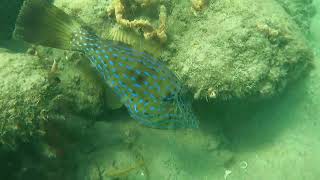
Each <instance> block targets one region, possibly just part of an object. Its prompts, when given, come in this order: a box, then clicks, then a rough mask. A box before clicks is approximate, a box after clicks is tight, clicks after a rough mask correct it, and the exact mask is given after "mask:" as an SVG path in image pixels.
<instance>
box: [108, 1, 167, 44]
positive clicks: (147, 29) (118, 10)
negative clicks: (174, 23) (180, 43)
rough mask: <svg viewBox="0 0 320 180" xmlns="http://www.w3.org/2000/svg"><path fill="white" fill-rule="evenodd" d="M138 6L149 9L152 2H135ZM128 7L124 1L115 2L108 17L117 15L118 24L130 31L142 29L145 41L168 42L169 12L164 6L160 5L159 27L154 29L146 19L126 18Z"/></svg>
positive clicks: (109, 9) (109, 10)
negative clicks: (167, 22) (167, 23)
mask: <svg viewBox="0 0 320 180" xmlns="http://www.w3.org/2000/svg"><path fill="white" fill-rule="evenodd" d="M135 2H136V3H137V5H139V6H141V7H143V8H148V7H149V6H150V5H151V4H153V3H151V1H148V0H142V1H135ZM126 11H127V10H126V6H125V3H124V2H123V0H114V1H113V3H112V5H111V6H110V7H109V8H108V15H112V14H114V15H115V19H116V22H117V23H118V24H119V25H120V26H122V27H126V28H129V29H133V30H137V29H141V30H142V32H143V36H144V37H145V39H151V38H156V39H159V41H160V42H161V43H165V42H166V41H167V35H166V29H167V27H166V21H167V11H166V7H165V6H164V5H159V27H158V28H156V27H154V26H153V25H152V24H151V22H150V21H148V20H144V19H134V20H128V19H126V18H125V15H124V14H125V13H126Z"/></svg>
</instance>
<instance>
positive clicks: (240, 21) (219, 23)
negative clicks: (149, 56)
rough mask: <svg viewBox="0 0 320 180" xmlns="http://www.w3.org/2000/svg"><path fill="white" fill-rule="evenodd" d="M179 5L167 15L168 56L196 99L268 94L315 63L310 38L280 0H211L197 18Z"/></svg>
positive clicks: (234, 97)
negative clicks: (169, 36) (307, 38)
mask: <svg viewBox="0 0 320 180" xmlns="http://www.w3.org/2000/svg"><path fill="white" fill-rule="evenodd" d="M182 5H183V3H182V2H181V3H177V6H182ZM185 6H186V7H185V8H181V9H187V7H188V4H185ZM248 7H250V8H248ZM181 9H180V8H176V9H175V8H174V10H173V12H172V15H171V17H172V18H169V25H168V26H169V27H171V28H169V33H171V34H174V36H173V37H172V41H171V42H170V43H169V44H168V47H169V48H168V51H170V52H169V53H168V54H170V55H169V56H168V57H167V58H166V59H168V60H169V64H170V65H171V67H173V68H174V69H175V71H176V72H177V73H178V74H179V75H180V76H181V78H182V79H184V80H185V81H186V84H187V85H188V86H189V87H190V88H191V89H193V92H194V96H195V98H200V99H210V98H212V99H221V100H226V99H239V98H240V99H244V98H245V99H246V98H251V97H254V98H261V97H270V96H272V95H275V94H278V93H280V92H281V91H282V90H283V89H284V88H285V87H286V86H287V84H288V83H289V82H292V81H294V80H296V79H297V78H298V77H300V75H301V74H302V72H305V71H306V70H307V69H308V67H310V65H311V64H312V61H313V53H312V50H311V49H310V48H309V47H308V43H307V42H306V38H305V37H304V35H303V33H302V32H301V31H300V28H299V26H298V25H297V24H296V22H295V21H294V20H293V19H292V17H291V16H290V15H288V14H287V13H286V12H285V11H284V10H283V8H282V7H281V6H280V5H279V4H278V3H277V2H276V1H272V0H270V1H261V2H260V1H252V2H251V1H241V2H236V1H219V0H218V1H211V2H210V6H209V8H208V9H207V10H205V11H204V12H203V14H202V15H200V16H198V17H193V18H190V15H188V12H185V11H184V13H182V12H181ZM181 14H183V15H181ZM188 17H189V18H188ZM172 24H175V25H174V26H173V25H172Z"/></svg>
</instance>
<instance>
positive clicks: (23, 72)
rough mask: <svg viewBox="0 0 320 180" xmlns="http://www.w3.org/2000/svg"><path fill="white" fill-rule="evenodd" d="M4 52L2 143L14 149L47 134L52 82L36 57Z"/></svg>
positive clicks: (1, 72)
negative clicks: (48, 95)
mask: <svg viewBox="0 0 320 180" xmlns="http://www.w3.org/2000/svg"><path fill="white" fill-rule="evenodd" d="M0 55H1V62H0V77H1V81H0V92H1V93H0V127H1V129H0V144H3V145H6V146H8V147H10V148H14V147H15V145H16V142H21V141H27V140H28V139H29V138H31V137H34V136H38V135H40V134H43V133H44V132H43V128H44V123H45V121H46V112H47V109H46V108H45V107H43V104H44V102H45V101H46V99H45V98H46V95H47V89H48V84H47V83H46V79H45V78H44V77H45V72H44V71H43V70H41V67H40V66H39V63H38V61H37V59H36V58H34V57H32V56H30V55H25V54H12V53H9V52H1V53H0Z"/></svg>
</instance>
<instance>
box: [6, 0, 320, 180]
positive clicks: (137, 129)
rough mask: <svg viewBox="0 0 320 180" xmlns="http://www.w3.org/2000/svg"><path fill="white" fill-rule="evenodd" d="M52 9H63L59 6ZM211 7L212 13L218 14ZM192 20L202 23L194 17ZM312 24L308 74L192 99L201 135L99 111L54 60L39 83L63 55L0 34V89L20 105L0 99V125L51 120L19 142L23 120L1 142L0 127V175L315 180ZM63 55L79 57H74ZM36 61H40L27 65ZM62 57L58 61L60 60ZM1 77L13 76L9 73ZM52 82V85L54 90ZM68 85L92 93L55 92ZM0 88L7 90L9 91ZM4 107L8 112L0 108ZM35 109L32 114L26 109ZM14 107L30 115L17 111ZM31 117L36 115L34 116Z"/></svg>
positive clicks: (317, 139)
mask: <svg viewBox="0 0 320 180" xmlns="http://www.w3.org/2000/svg"><path fill="white" fill-rule="evenodd" d="M185 1H186V0H185ZM185 1H181V2H185ZM244 1H245V0H244ZM66 2H68V1H66ZM94 2H98V1H92V3H94ZM99 2H100V1H99ZM137 2H138V1H137ZM188 2H189V1H188ZM231 2H232V1H231ZM284 2H286V3H288V5H287V7H290V3H292V4H294V3H293V2H290V1H284ZM8 3H11V2H0V7H1V8H0V9H4V8H3V7H4V6H7V5H8ZM57 3H58V4H59V3H61V4H63V1H57ZM81 3H85V1H83V2H82V1H77V0H76V1H75V4H81ZM234 3H236V2H234ZM300 3H301V4H300V5H301V6H303V5H304V4H303V3H306V4H307V3H309V1H300ZM165 4H166V3H165ZM167 4H170V3H168V2H167ZM231 4H232V3H231ZM296 4H299V3H296ZM296 4H295V5H296ZM8 6H9V5H8ZM62 6H63V5H62ZM65 6H67V5H65ZM313 6H314V7H315V9H317V10H318V11H320V1H319V0H315V1H314V2H313ZM213 9H214V8H213ZM77 10H78V11H81V10H79V9H77ZM214 10H215V12H216V13H219V12H220V11H219V8H218V9H214ZM169 11H172V9H169ZM181 11H182V10H181ZM244 11H245V9H244ZM297 12H298V11H297ZM0 13H1V12H0ZM190 14H193V13H192V12H190ZM13 17H14V16H13ZM88 17H90V14H89V15H88ZM293 17H295V16H293ZM196 18H199V19H201V18H207V17H205V16H204V17H203V16H201V15H198V16H197V17H196ZM310 21H311V22H310V23H311V25H310V34H308V33H306V35H305V36H307V39H308V43H309V44H310V46H311V47H312V50H313V51H314V54H315V58H314V67H313V68H312V70H311V71H310V73H307V75H301V78H299V80H296V81H294V82H292V83H290V84H289V85H288V86H287V88H286V89H285V90H284V92H282V93H279V94H277V95H274V96H273V97H271V98H265V99H263V100H259V101H248V100H228V101H214V100H213V101H210V100H209V101H210V102H207V101H206V100H195V102H194V111H195V112H196V114H197V115H198V116H199V118H200V123H201V124H200V128H199V129H191V130H156V129H150V128H146V127H143V126H141V125H139V124H137V123H136V122H135V121H133V120H132V119H131V118H130V117H129V115H128V113H127V112H126V110H125V109H124V108H122V109H118V110H108V111H103V112H100V111H99V110H100V108H101V109H103V108H104V106H102V105H101V104H99V103H95V102H96V99H95V98H96V97H95V96H94V94H95V93H100V94H103V93H102V92H100V91H99V90H97V89H96V87H97V86H95V85H91V84H81V83H82V82H83V81H81V79H82V75H81V73H79V72H78V70H77V69H79V68H78V66H77V64H76V63H74V62H72V63H71V64H72V65H70V64H67V63H65V64H64V63H61V64H62V65H61V66H60V67H59V70H60V74H59V76H58V79H53V82H52V80H51V79H49V80H50V81H49V80H48V81H49V85H46V84H47V83H48V82H47V81H45V80H43V79H45V78H42V77H47V75H48V72H50V68H51V64H52V62H53V59H54V58H51V59H50V57H57V58H59V57H63V58H65V56H66V59H68V55H69V54H67V53H65V52H63V51H58V50H52V49H50V48H49V49H46V48H44V49H43V47H35V48H34V47H32V46H30V45H28V44H25V43H22V42H16V41H12V40H10V38H9V39H8V38H7V36H6V35H4V36H0V38H2V39H3V40H0V41H1V43H0V45H1V46H0V75H1V76H0V80H1V81H3V82H4V83H2V84H1V83H0V85H1V86H0V92H3V93H2V94H5V93H7V95H6V97H10V94H13V95H12V98H17V97H21V99H23V102H20V101H14V99H13V100H12V101H11V100H10V98H6V99H0V101H1V102H0V109H1V108H2V111H1V112H0V113H3V114H5V115H3V116H0V117H1V118H2V119H0V121H1V122H6V119H8V120H9V119H10V118H11V116H17V117H19V116H21V121H22V122H25V121H30V122H34V121H32V118H34V119H37V118H40V117H39V116H41V115H43V114H46V110H48V109H50V110H52V111H53V112H54V115H52V114H50V113H49V115H50V118H44V119H45V121H44V123H45V125H44V126H45V128H43V129H44V132H38V131H40V130H39V129H40V128H38V127H36V128H35V130H34V131H37V132H35V134H36V135H35V137H34V136H31V137H30V139H23V138H21V137H29V135H27V134H23V133H21V134H22V135H21V134H19V132H20V131H21V132H29V131H26V130H25V129H23V128H21V127H20V126H19V125H21V124H24V123H21V124H20V123H17V124H18V125H17V126H14V127H10V128H13V129H15V130H16V129H18V130H17V131H13V132H14V133H17V134H18V135H17V137H16V135H15V134H10V136H7V135H6V134H5V133H4V130H3V129H5V127H6V124H4V123H1V131H0V133H1V134H0V135H1V141H0V144H1V145H0V162H1V163H0V168H1V169H0V179H1V180H2V179H3V180H11V179H12V180H15V179H19V180H20V179H21V180H35V179H39V180H43V179H58V178H59V179H66V180H69V179H79V180H105V179H119V180H122V179H124V180H127V179H128V180H140V179H141V180H144V179H146V180H164V179H166V180H215V179H217V180H318V179H320V168H319V162H320V156H319V153H320V130H319V129H320V61H319V59H320V14H319V13H316V14H315V15H314V16H313V17H312V18H311V19H310ZM0 22H2V21H0ZM3 22H4V21H3ZM3 24H4V23H3ZM0 25H1V24H0ZM177 26H178V25H177ZM3 27H4V26H3ZM8 29H9V30H8ZM0 30H3V32H4V31H5V30H6V31H10V28H7V29H4V28H3V29H1V26H0ZM11 30H12V28H11ZM203 31H205V30H203ZM174 32H175V31H174V30H173V31H171V32H169V33H174ZM4 39H5V40H4ZM169 41H170V39H169ZM192 47H193V46H192ZM194 47H196V45H194ZM166 48H169V49H170V47H166ZM173 51H174V50H173ZM166 52H168V51H166ZM169 52H170V51H169ZM36 53H39V54H40V55H37V54H36ZM27 54H28V55H27ZM43 55H45V56H44V57H43ZM35 56H37V57H36V58H35ZM38 56H39V57H38ZM46 58H47V59H46ZM1 59H3V60H2V61H1ZM39 59H40V60H41V61H39ZM43 59H46V61H43ZM69 59H81V57H78V56H76V57H73V56H72V57H69ZM36 60H38V61H39V62H36V63H30V62H33V61H36ZM21 61H22V62H23V63H21ZM60 61H62V62H63V59H60ZM198 63H201V62H198ZM73 66H74V67H73ZM21 67H23V68H21ZM72 67H73V68H72ZM22 71H26V72H25V73H21V72H22ZM8 72H10V73H12V74H17V75H15V76H10V73H8ZM35 72H36V73H35ZM74 74H76V76H75V75H74ZM28 77H29V78H28ZM30 77H32V78H30ZM15 78H16V79H15ZM79 79H80V80H79ZM42 80H43V81H44V84H41V87H45V88H43V89H41V91H40V90H39V92H41V93H43V94H41V95H44V97H46V98H48V99H47V100H48V101H49V100H50V101H49V103H42V102H43V101H44V102H46V99H45V100H42V99H41V98H40V96H39V97H38V96H37V95H35V94H34V93H33V92H38V89H37V90H34V88H32V87H37V88H38V86H37V82H39V81H42ZM34 81H37V82H34ZM56 81H59V82H58V84H59V85H58V84H57V82H56ZM75 81H77V82H78V81H79V83H77V86H75V87H80V88H82V89H83V87H85V88H87V89H86V90H87V91H85V92H91V93H92V94H91V93H90V94H83V93H82V91H71V90H70V91H71V92H67V91H63V90H61V89H59V86H63V87H67V88H69V89H72V90H74V89H75V87H73V86H72V84H71V83H68V82H75ZM86 82H87V81H86ZM15 83H16V84H18V83H20V84H22V85H21V86H22V87H23V88H20V85H17V87H15V86H14V88H12V86H11V85H12V84H13V85H15ZM24 83H25V84H24ZM92 83H93V84H94V83H95V82H92ZM8 84H11V85H8ZM79 84H81V85H79ZM7 87H10V88H12V89H13V90H12V89H11V91H10V93H8V92H7V90H8V89H9V88H7ZM15 89H16V91H15ZM20 89H23V90H20ZM62 89H63V88H62ZM28 92H32V93H30V97H29V98H25V97H24V96H17V95H15V94H20V93H27V94H28ZM59 94H62V95H60V96H59ZM65 95H69V96H70V99H71V100H70V99H68V98H67V99H64V97H63V96H65ZM0 97H4V96H0ZM79 97H80V98H79ZM102 97H104V96H103V95H101V96H98V98H102ZM37 98H39V100H38V101H37ZM77 98H78V99H77ZM61 99H63V100H61ZM75 99H76V100H79V101H75ZM4 101H6V102H4ZM14 102H16V104H15V103H14ZM37 102H38V103H39V102H40V103H39V104H38V103H37ZM69 102H73V103H74V102H76V103H78V104H82V105H83V106H79V107H78V105H77V104H75V105H74V107H72V106H71V107H70V106H69V105H68V103H69ZM90 103H91V104H90ZM4 104H5V106H4ZM21 104H22V105H21ZM7 106H8V107H9V106H10V107H16V108H12V109H14V110H12V111H10V112H4V111H5V110H7V109H6V107H7ZM40 106H41V108H40V110H39V112H38V110H37V108H33V107H40ZM42 106H43V107H42ZM100 106H101V107H100ZM31 107H32V108H31ZM19 108H20V109H25V111H28V112H25V113H24V111H19ZM29 111H30V113H29ZM88 112H89V113H88ZM30 114H37V115H39V116H37V117H33V116H30ZM49 115H48V116H49ZM24 117H28V118H30V117H31V119H28V118H24ZM41 118H42V117H41ZM52 119H54V120H52ZM50 120H51V121H50ZM19 122H20V121H19ZM6 123H8V124H10V122H6ZM37 125H38V124H37ZM41 125H42V124H41ZM39 126H40V125H39ZM28 127H29V126H28ZM19 128H20V129H19ZM43 129H41V130H43ZM31 132H33V131H31ZM37 133H39V134H41V135H38V134H37ZM3 137H5V138H8V137H9V139H10V138H14V139H15V138H17V139H18V140H17V141H16V142H15V143H13V144H14V146H13V145H12V146H11V145H10V146H6V145H8V144H10V143H8V142H9V141H5V140H7V139H5V138H3ZM4 139H5V140H4Z"/></svg>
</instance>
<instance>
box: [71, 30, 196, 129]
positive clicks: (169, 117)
mask: <svg viewBox="0 0 320 180" xmlns="http://www.w3.org/2000/svg"><path fill="white" fill-rule="evenodd" d="M71 44H72V46H73V49H75V50H79V51H82V52H84V54H85V55H86V56H88V58H89V60H90V62H91V64H92V65H93V66H94V67H95V68H96V70H97V72H98V73H99V74H100V75H101V77H102V78H103V79H104V81H105V82H106V83H107V84H108V85H109V86H110V87H111V88H112V89H113V90H114V91H115V93H116V94H117V95H118V96H119V97H120V98H121V101H122V103H124V104H125V106H126V107H127V109H128V111H129V112H130V115H131V116H132V117H133V118H134V119H135V120H137V121H139V122H140V123H142V124H143V125H146V126H149V127H153V128H160V129H173V128H196V127H198V120H197V118H196V117H195V115H194V114H193V112H192V107H191V101H190V100H189V99H187V98H186V96H185V90H184V88H183V85H182V84H181V82H180V81H179V79H178V78H177V76H176V75H175V74H174V73H173V72H172V71H170V70H169V69H168V68H167V67H166V66H165V65H164V64H163V63H162V62H161V61H158V60H157V59H155V58H154V57H152V56H151V55H150V54H148V53H146V52H140V51H137V50H135V49H133V48H131V47H129V46H128V45H125V44H122V43H119V42H115V41H108V40H101V39H100V38H99V37H97V36H96V35H95V34H93V33H89V32H88V31H86V30H81V31H79V32H77V33H74V36H73V40H72V42H71Z"/></svg>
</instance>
